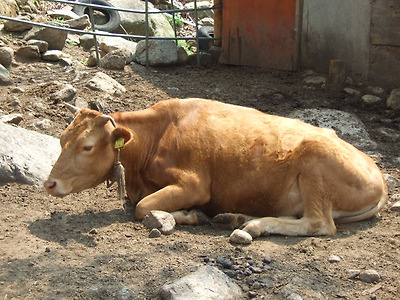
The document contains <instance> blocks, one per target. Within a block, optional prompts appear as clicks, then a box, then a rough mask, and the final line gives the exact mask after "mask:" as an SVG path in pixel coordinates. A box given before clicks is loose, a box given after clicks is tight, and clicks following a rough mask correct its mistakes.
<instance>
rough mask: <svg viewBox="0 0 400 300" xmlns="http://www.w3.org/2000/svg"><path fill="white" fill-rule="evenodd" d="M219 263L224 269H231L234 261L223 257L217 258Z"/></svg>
mask: <svg viewBox="0 0 400 300" xmlns="http://www.w3.org/2000/svg"><path fill="white" fill-rule="evenodd" d="M217 263H219V264H220V265H221V266H222V267H223V268H224V269H230V268H231V267H232V265H233V263H232V261H230V260H228V259H225V258H222V257H219V258H217Z"/></svg>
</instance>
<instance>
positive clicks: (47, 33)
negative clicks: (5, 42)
mask: <svg viewBox="0 0 400 300" xmlns="http://www.w3.org/2000/svg"><path fill="white" fill-rule="evenodd" d="M48 24H51V25H56V26H59V25H58V24H57V23H48ZM67 36H68V32H67V31H65V30H58V29H55V28H48V27H38V26H35V27H33V28H32V29H31V30H30V31H29V32H28V33H27V34H26V36H25V38H24V39H25V40H26V41H28V40H32V39H34V40H41V41H46V42H47V43H48V44H49V50H62V49H63V48H64V45H65V41H66V40H67Z"/></svg>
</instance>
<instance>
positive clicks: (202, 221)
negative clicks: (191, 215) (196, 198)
mask: <svg viewBox="0 0 400 300" xmlns="http://www.w3.org/2000/svg"><path fill="white" fill-rule="evenodd" d="M196 219H197V224H198V225H210V224H211V223H210V219H209V218H208V217H207V215H206V214H205V213H203V212H201V211H200V210H196Z"/></svg>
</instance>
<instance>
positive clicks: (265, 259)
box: [263, 257, 272, 264]
mask: <svg viewBox="0 0 400 300" xmlns="http://www.w3.org/2000/svg"><path fill="white" fill-rule="evenodd" d="M271 262H272V259H270V258H267V257H264V258H263V263H264V264H270V263H271Z"/></svg>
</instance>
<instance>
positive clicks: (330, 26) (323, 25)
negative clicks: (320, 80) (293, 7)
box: [300, 0, 371, 80]
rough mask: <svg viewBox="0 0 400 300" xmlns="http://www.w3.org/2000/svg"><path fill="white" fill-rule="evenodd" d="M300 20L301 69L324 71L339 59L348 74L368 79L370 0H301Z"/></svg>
mask: <svg viewBox="0 0 400 300" xmlns="http://www.w3.org/2000/svg"><path fill="white" fill-rule="evenodd" d="M302 21H303V23H302V33H301V51H300V52H301V67H302V69H307V68H310V69H312V70H315V71H318V72H321V73H327V72H328V69H329V61H330V60H331V59H341V60H343V61H344V62H345V66H346V73H347V74H348V75H350V76H353V77H355V78H357V77H359V78H360V79H362V80H367V79H368V72H369V55H370V53H369V52H370V23H371V1H364V0H335V1H332V0H304V3H303V20H302Z"/></svg>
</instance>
